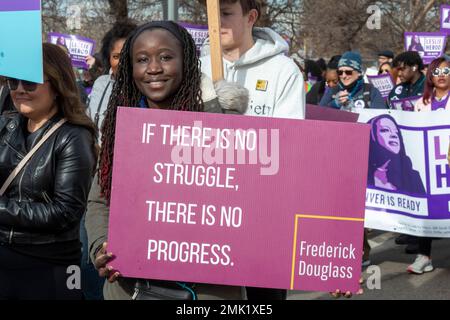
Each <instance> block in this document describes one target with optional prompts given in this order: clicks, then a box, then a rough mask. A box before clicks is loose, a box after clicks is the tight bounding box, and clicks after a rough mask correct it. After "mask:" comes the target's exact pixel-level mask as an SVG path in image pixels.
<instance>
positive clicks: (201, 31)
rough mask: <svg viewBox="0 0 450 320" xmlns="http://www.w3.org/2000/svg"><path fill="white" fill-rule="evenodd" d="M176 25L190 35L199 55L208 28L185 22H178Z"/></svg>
mask: <svg viewBox="0 0 450 320" xmlns="http://www.w3.org/2000/svg"><path fill="white" fill-rule="evenodd" d="M178 24H179V25H180V26H182V27H184V28H185V29H186V30H187V31H188V32H189V33H190V34H191V36H192V38H193V39H194V42H195V45H196V47H197V53H198V54H200V50H201V48H202V46H203V43H204V42H205V40H206V38H208V26H203V25H197V24H191V23H186V22H179V23H178Z"/></svg>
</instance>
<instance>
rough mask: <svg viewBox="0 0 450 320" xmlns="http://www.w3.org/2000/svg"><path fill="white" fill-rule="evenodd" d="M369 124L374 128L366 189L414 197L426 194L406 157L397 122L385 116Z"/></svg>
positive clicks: (417, 173)
mask: <svg viewBox="0 0 450 320" xmlns="http://www.w3.org/2000/svg"><path fill="white" fill-rule="evenodd" d="M368 123H369V124H370V125H371V126H372V128H371V137H370V148H369V171H368V178H367V185H368V186H371V187H377V188H381V189H385V190H390V191H398V192H406V193H409V194H414V195H423V194H425V187H424V184H423V181H422V179H421V177H420V174H419V172H418V171H416V170H414V169H413V166H412V161H411V159H410V158H409V157H408V155H407V154H406V150H405V144H404V142H403V137H402V133H401V131H400V129H399V127H398V125H397V122H396V121H395V119H394V118H393V117H391V116H390V115H387V114H383V115H380V116H378V117H375V118H373V119H372V120H370V121H369V122H368Z"/></svg>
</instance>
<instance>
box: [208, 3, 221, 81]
mask: <svg viewBox="0 0 450 320" xmlns="http://www.w3.org/2000/svg"><path fill="white" fill-rule="evenodd" d="M206 7H207V10H208V29H209V43H210V50H211V52H210V54H211V70H212V80H213V81H214V82H216V81H219V80H222V79H223V78H224V76H223V61H222V46H221V44H220V3H219V0H207V1H206Z"/></svg>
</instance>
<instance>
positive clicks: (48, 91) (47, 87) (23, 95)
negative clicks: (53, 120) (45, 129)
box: [11, 79, 57, 121]
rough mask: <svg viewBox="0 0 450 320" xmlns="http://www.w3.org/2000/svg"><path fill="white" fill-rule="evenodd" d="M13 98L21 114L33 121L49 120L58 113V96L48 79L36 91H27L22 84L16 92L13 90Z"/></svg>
mask: <svg viewBox="0 0 450 320" xmlns="http://www.w3.org/2000/svg"><path fill="white" fill-rule="evenodd" d="M11 97H12V100H13V102H14V105H15V107H16V109H17V110H18V111H19V113H21V114H22V115H23V116H25V117H26V118H28V119H31V120H33V121H40V120H42V119H45V118H49V117H50V116H51V115H53V114H54V113H56V111H57V107H56V105H55V104H54V102H55V98H56V94H55V92H54V91H53V89H52V86H51V84H50V82H49V81H48V80H47V79H46V80H45V82H44V83H43V84H38V85H37V87H36V90H34V91H26V90H25V89H24V87H23V85H22V83H20V84H19V86H18V87H17V89H16V90H11Z"/></svg>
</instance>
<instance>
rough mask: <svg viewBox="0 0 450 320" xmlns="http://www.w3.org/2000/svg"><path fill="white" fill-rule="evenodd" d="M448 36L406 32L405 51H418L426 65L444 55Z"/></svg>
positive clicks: (435, 33)
mask: <svg viewBox="0 0 450 320" xmlns="http://www.w3.org/2000/svg"><path fill="white" fill-rule="evenodd" d="M446 45H447V35H446V34H445V33H442V32H405V50H406V51H417V52H418V53H419V55H420V56H421V57H422V60H423V63H424V64H430V63H431V62H432V61H433V60H434V59H436V58H439V57H441V56H442V55H443V54H444V50H445V47H446Z"/></svg>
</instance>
